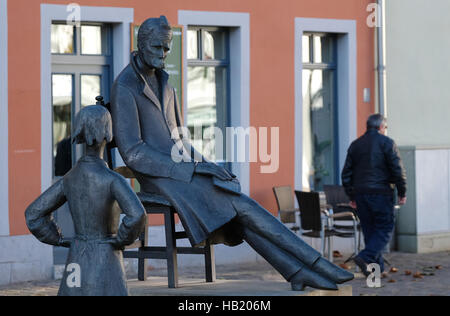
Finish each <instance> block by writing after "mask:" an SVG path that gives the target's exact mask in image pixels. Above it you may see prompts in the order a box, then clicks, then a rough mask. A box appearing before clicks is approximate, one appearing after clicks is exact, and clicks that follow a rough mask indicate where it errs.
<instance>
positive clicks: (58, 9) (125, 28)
mask: <svg viewBox="0 0 450 316" xmlns="http://www.w3.org/2000/svg"><path fill="white" fill-rule="evenodd" d="M67 8H68V6H65V5H53V4H41V191H42V192H44V191H45V190H46V189H48V188H49V187H50V186H51V185H52V181H53V177H52V173H53V172H52V170H53V167H52V163H53V156H52V151H53V150H52V148H53V145H52V139H53V138H52V133H53V132H52V126H53V120H52V107H51V104H52V86H51V80H50V78H51V69H52V56H51V24H52V21H66V20H67V18H68V15H69V14H70V13H68V12H67ZM80 14H81V22H84V21H86V22H100V23H109V24H112V31H113V35H112V38H113V42H112V45H113V47H114V50H113V77H114V78H116V77H117V76H118V75H119V73H120V72H121V71H122V70H123V69H124V68H125V67H126V66H127V65H128V64H129V62H130V47H131V23H133V21H134V9H133V8H115V7H89V6H81V7H80Z"/></svg>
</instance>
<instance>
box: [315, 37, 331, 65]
mask: <svg viewBox="0 0 450 316" xmlns="http://www.w3.org/2000/svg"><path fill="white" fill-rule="evenodd" d="M313 38H314V39H313V40H314V62H315V63H331V62H333V59H334V58H333V54H334V50H333V49H334V45H333V37H331V36H326V35H314V37H313Z"/></svg>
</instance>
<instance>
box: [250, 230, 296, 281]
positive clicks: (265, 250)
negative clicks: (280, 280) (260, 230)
mask: <svg viewBox="0 0 450 316" xmlns="http://www.w3.org/2000/svg"><path fill="white" fill-rule="evenodd" d="M244 234H245V237H244V238H245V241H246V242H247V243H248V244H249V245H250V246H251V247H252V248H253V249H254V250H255V251H256V252H257V253H259V254H260V255H261V256H262V257H263V258H264V259H266V261H267V262H268V263H270V264H271V265H272V267H274V268H275V269H276V270H277V271H278V272H279V273H280V274H281V275H282V276H283V277H284V278H285V279H286V280H287V281H290V279H291V278H292V277H293V276H294V275H295V274H296V273H297V272H299V271H300V270H301V269H303V267H304V266H305V264H304V263H303V262H301V261H300V260H298V259H297V258H296V257H294V256H293V255H292V254H290V253H288V252H286V251H284V250H282V249H280V247H278V246H276V245H274V244H273V243H271V242H270V241H268V240H267V239H265V238H264V237H261V236H260V235H258V234H257V233H255V232H253V231H252V230H251V229H249V228H244Z"/></svg>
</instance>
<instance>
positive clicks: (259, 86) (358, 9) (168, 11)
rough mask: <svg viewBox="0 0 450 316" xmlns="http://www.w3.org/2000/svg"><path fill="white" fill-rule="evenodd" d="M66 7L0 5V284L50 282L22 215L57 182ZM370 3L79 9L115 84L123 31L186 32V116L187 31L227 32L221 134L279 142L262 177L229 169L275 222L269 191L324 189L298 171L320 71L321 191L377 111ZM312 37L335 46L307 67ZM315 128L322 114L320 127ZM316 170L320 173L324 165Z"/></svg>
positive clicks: (263, 0) (103, 1)
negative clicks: (56, 98)
mask: <svg viewBox="0 0 450 316" xmlns="http://www.w3.org/2000/svg"><path fill="white" fill-rule="evenodd" d="M72 2H73V1H63V0H48V1H42V0H0V4H1V6H0V19H1V20H0V27H1V31H0V73H1V74H0V102H1V103H0V125H1V126H0V138H1V141H0V152H1V156H0V174H1V177H0V178H1V179H0V181H1V182H0V190H1V192H0V194H1V205H0V222H1V224H0V246H1V248H2V249H0V284H2V283H3V284H5V283H11V282H17V281H24V280H25V281H26V280H28V279H36V278H45V277H48V276H49V273H50V272H49V271H50V270H49V269H50V267H51V265H52V251H51V249H49V248H48V247H46V246H45V247H44V246H41V245H39V244H38V243H37V242H36V241H34V240H33V238H32V237H31V236H29V231H28V229H27V227H26V225H25V219H24V211H25V209H26V207H27V206H28V205H29V204H30V203H31V202H32V201H33V200H34V199H35V198H36V197H37V196H39V194H40V193H41V192H43V191H45V190H46V189H47V188H48V187H49V186H50V185H51V184H52V181H53V173H52V168H53V162H52V161H53V156H52V133H53V132H54V130H53V127H52V126H53V125H52V122H53V118H52V115H53V113H54V112H53V111H52V93H54V91H52V88H53V89H54V86H52V74H53V73H54V68H52V67H53V66H52V63H54V59H53V56H52V51H51V50H52V43H51V25H52V24H53V23H54V22H55V21H58V22H60V21H65V20H67V19H68V18H69V15H70V14H71V12H73V11H70V10H68V5H69V4H71V3H72ZM371 2H372V1H371V0H363V1H361V0H342V1H334V0H320V1H309V0H281V1H270V0H244V1H242V0H229V1H216V0H213V1H211V0H195V1H194V0H168V1H143V0H129V1H119V0H90V1H87V0H78V1H77V4H78V5H79V8H80V11H79V12H80V19H81V23H84V22H89V23H104V24H108V25H109V26H110V29H109V30H110V36H111V41H110V48H111V56H112V57H111V59H110V67H111V69H110V78H109V81H111V82H112V79H113V78H115V77H116V76H117V75H118V74H119V73H120V71H121V70H122V69H123V68H124V67H125V66H126V65H127V64H128V61H129V53H130V45H131V31H130V29H131V24H140V23H142V22H143V21H144V20H145V19H146V18H148V17H153V16H160V15H165V16H167V18H168V20H169V21H170V22H171V23H172V24H174V25H180V26H182V27H183V33H184V35H185V41H184V43H185V45H184V48H183V51H182V52H183V61H184V62H183V69H182V72H183V74H184V80H183V95H184V96H185V97H184V98H183V100H184V102H183V104H182V105H183V109H184V111H185V113H188V112H189V102H190V101H189V100H190V99H189V93H190V92H189V89H190V85H189V78H190V72H189V71H190V70H189V69H188V68H189V67H190V66H189V65H190V64H189V60H188V59H189V58H188V54H189V51H188V49H189V48H188V47H186V46H187V45H188V44H189V43H188V40H186V39H188V36H189V34H188V31H189V30H190V29H191V27H196V28H197V29H200V28H220V29H221V30H225V31H226V32H227V34H228V35H227V36H228V44H227V47H228V54H229V58H227V60H228V64H227V67H228V75H229V76H228V78H229V80H228V81H227V82H228V86H227V94H226V96H227V104H228V111H229V117H228V125H229V126H233V127H243V128H244V129H248V128H255V129H256V130H257V131H260V130H261V129H262V128H269V137H268V138H269V139H270V136H271V133H275V134H274V135H276V132H274V130H273V129H271V128H278V131H279V133H278V134H279V137H276V138H272V141H271V142H269V144H268V145H267V146H268V149H269V152H268V154H270V148H272V149H276V151H277V154H276V155H274V153H272V154H273V155H272V156H271V157H272V159H278V161H277V163H276V166H277V168H275V170H270V171H269V172H263V171H264V166H266V167H267V165H268V162H267V160H264V157H261V156H259V157H258V159H256V161H251V162H250V161H244V162H240V163H237V164H233V166H232V168H233V171H235V173H237V174H238V175H239V177H240V179H241V181H242V186H243V190H244V191H245V192H246V193H248V194H249V195H250V196H251V197H252V198H254V199H255V200H257V201H258V202H259V203H261V204H262V205H263V206H264V207H266V208H267V209H268V210H270V211H271V212H273V213H274V214H275V215H276V212H277V205H276V201H275V198H274V196H273V193H272V188H273V187H274V186H278V185H290V186H292V187H293V188H297V189H302V188H304V187H308V184H311V185H314V184H315V185H320V183H319V181H321V180H320V177H317V176H316V177H314V178H313V179H312V178H311V175H310V174H309V173H308V172H309V171H308V170H309V169H310V166H311V162H309V164H308V161H307V159H306V160H305V155H306V154H305V151H306V150H308V148H305V144H304V139H305V137H309V138H311V135H309V134H308V133H310V132H308V131H307V130H306V129H305V128H306V127H305V124H304V123H305V117H306V116H307V115H309V114H308V113H309V112H306V110H305V102H306V101H305V98H306V97H307V96H308V92H307V91H305V89H306V90H308V91H309V92H311V91H313V90H314V89H316V90H317V88H316V87H314V83H312V84H311V82H314V76H315V75H314V72H315V71H319V70H320V71H323V72H321V76H322V78H325V77H326V75H324V73H333V79H332V83H328V84H327V85H329V86H330V87H331V86H332V87H333V97H329V98H328V97H323V96H322V101H321V102H322V103H323V106H325V105H324V104H325V103H330V104H331V103H332V104H333V107H334V109H335V110H334V111H335V112H334V113H335V114H334V116H333V117H332V118H331V119H330V118H324V120H325V121H324V125H327V124H328V125H331V124H332V125H333V128H332V129H331V128H330V130H331V131H327V133H331V134H333V135H334V136H333V137H335V138H334V139H335V140H336V141H335V142H333V144H332V145H331V146H332V148H333V150H332V152H333V153H332V155H331V156H332V157H333V159H332V161H333V162H332V163H333V164H334V165H333V166H334V167H328V168H331V169H333V170H332V171H331V173H333V174H334V175H333V176H330V171H326V172H324V174H323V176H324V177H329V178H330V179H331V180H329V181H333V182H338V178H339V177H338V174H339V170H340V167H341V166H342V164H343V159H344V158H345V154H346V149H347V147H348V145H349V144H350V142H351V141H353V140H354V139H355V138H356V137H357V136H358V135H360V134H362V133H363V132H364V130H365V120H366V118H367V116H368V115H370V114H372V113H373V112H374V111H375V100H374V98H373V97H372V98H370V96H369V97H368V91H372V95H375V66H374V64H375V62H374V60H375V55H374V54H375V46H374V42H375V39H374V34H375V33H374V29H373V28H370V27H369V26H368V25H367V18H368V16H369V14H370V13H369V12H368V11H367V6H368V5H369V4H370V3H371ZM197 29H196V30H197ZM202 34H203V33H202ZM315 36H317V38H320V36H326V37H329V38H330V39H331V40H332V43H333V44H332V46H330V47H331V48H330V51H331V50H332V53H330V54H329V59H328V57H326V56H325V55H326V51H325V50H326V49H325V48H322V51H321V52H322V55H323V56H321V60H320V62H318V63H317V64H318V66H317V67H315V66H314V62H315V60H314V59H313V57H312V56H310V59H308V56H309V54H310V53H312V54H314V53H315V51H314V50H313V49H307V48H306V45H311V47H313V46H314V45H316V44H317V45H318V44H320V43H321V44H322V46H324V45H325V44H324V42H323V41H322V42H320V39H319V42H316V37H315ZM330 43H331V42H330ZM330 45H331V44H330ZM308 47H309V46H308ZM319 50H320V49H319ZM306 55H308V56H306ZM314 58H315V57H314ZM310 61H312V63H310ZM316 61H317V60H316ZM308 71H310V73H307V72H308ZM308 79H311V80H312V81H311V82H310V85H308V82H307V80H308ZM323 85H324V86H325V84H323ZM324 86H323V87H322V88H321V89H322V90H324V89H325V87H324ZM369 94H370V93H369ZM309 100H311V98H309ZM312 107H314V106H313V105H312ZM186 115H188V114H186ZM324 115H325V114H324ZM311 117H312V116H311ZM186 118H188V116H186ZM320 119H321V118H320V115H319V116H318V117H317V118H316V120H319V122H320ZM327 120H328V121H327ZM314 122H315V121H314ZM327 122H328V123H327ZM316 125H317V123H316ZM259 135H260V136H261V134H259ZM272 136H273V135H272ZM309 141H310V140H308V142H309ZM272 142H276V146H274V144H272ZM322 143H323V144H325V143H324V142H322ZM260 145H261V144H260ZM310 146H314V144H312V145H311V144H310ZM324 146H325V145H324ZM247 147H249V148H251V147H252V144H250V145H249V146H248V145H247ZM330 148H331V147H330ZM330 150H331V149H330ZM331 156H330V157H331ZM312 159H314V157H312ZM325 160H326V159H325ZM324 164H325V166H324V168H325V169H326V168H327V165H326V164H327V162H324ZM315 166H316V170H317V165H315ZM311 179H312V180H311ZM311 185H310V186H309V188H311ZM31 248H33V249H31ZM36 249H39V251H37V250H36ZM37 252H38V253H37ZM24 253H25V254H26V253H29V255H28V256H24V255H23V254H24ZM26 257H28V258H26ZM29 258H32V259H29ZM244 259H245V258H244ZM244 259H242V260H244ZM21 271H26V272H27V273H26V275H25V276H23V275H24V273H21ZM19 274H22V277H20V276H18V275H19ZM50 274H51V273H50Z"/></svg>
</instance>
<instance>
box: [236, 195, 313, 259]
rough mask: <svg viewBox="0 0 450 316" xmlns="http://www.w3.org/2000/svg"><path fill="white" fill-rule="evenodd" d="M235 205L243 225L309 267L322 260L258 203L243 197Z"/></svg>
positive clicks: (237, 199) (238, 217)
mask: <svg viewBox="0 0 450 316" xmlns="http://www.w3.org/2000/svg"><path fill="white" fill-rule="evenodd" d="M233 205H234V207H235V209H236V212H237V213H238V216H237V220H238V221H239V223H240V224H241V225H243V226H244V227H248V228H249V229H251V230H252V231H253V232H255V233H256V234H258V235H259V236H261V237H264V238H265V239H267V240H269V241H270V242H271V243H273V244H274V245H275V246H277V247H279V248H281V249H282V250H284V251H286V252H288V253H290V254H291V255H293V256H294V257H296V258H297V259H299V260H300V261H302V262H303V263H304V264H306V265H307V266H308V267H310V268H312V267H313V266H314V263H316V262H317V261H318V260H319V259H320V258H321V255H320V253H319V252H318V251H316V250H315V249H314V248H312V247H311V246H309V245H308V244H307V243H305V242H304V241H303V240H302V239H301V238H300V237H299V236H297V235H296V234H294V233H293V232H292V231H291V230H290V229H289V228H287V227H286V226H285V225H284V224H283V223H281V222H280V221H279V220H278V219H277V218H276V217H274V216H273V215H272V214H270V213H269V212H268V211H267V210H265V209H264V208H263V207H262V206H261V205H259V204H258V203H257V202H256V201H254V200H252V199H250V198H249V197H247V196H245V195H242V196H240V197H235V198H234V199H233Z"/></svg>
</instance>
